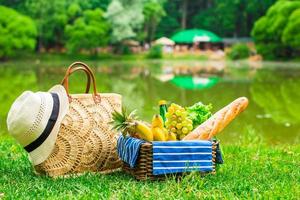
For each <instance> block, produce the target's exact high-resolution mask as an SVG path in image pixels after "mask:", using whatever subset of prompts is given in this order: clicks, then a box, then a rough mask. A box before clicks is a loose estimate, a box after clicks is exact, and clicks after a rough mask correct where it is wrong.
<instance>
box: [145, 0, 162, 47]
mask: <svg viewBox="0 0 300 200" xmlns="http://www.w3.org/2000/svg"><path fill="white" fill-rule="evenodd" d="M163 3H164V1H160V2H159V1H157V0H147V1H146V3H145V4H144V9H143V14H144V16H145V23H144V31H145V32H146V38H147V40H148V42H151V41H152V40H153V39H154V34H155V32H156V28H157V25H158V23H159V22H160V20H161V18H162V17H163V16H165V15H166V12H165V10H164V8H163V5H162V4H163Z"/></svg>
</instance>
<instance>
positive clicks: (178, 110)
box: [166, 103, 193, 139]
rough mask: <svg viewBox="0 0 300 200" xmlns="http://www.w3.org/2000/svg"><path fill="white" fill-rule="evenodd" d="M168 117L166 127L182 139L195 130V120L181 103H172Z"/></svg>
mask: <svg viewBox="0 0 300 200" xmlns="http://www.w3.org/2000/svg"><path fill="white" fill-rule="evenodd" d="M166 117H167V121H166V127H167V129H168V130H169V132H170V133H173V134H175V135H176V138H177V139H182V138H183V137H185V136H186V135H187V134H188V133H189V132H191V131H192V130H193V121H192V120H191V119H189V118H188V113H187V111H186V110H185V109H184V108H183V107H182V106H180V105H177V104H175V103H172V104H171V106H170V107H169V108H168V112H167V113H166Z"/></svg>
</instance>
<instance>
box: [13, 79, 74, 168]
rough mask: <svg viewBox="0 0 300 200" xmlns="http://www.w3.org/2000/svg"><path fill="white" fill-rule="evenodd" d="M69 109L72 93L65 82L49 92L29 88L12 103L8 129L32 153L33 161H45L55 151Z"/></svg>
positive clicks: (37, 162) (38, 162)
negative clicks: (66, 87)
mask: <svg viewBox="0 0 300 200" xmlns="http://www.w3.org/2000/svg"><path fill="white" fill-rule="evenodd" d="M68 109H69V101H68V96H67V93H66V90H65V88H64V87H63V86H61V85H56V86H54V87H53V88H51V89H50V90H49V92H36V93H33V92H31V91H25V92H23V93H22V94H21V96H19V97H18V98H17V99H16V100H15V102H14V103H13V105H12V106H11V108H10V110H9V113H8V116H7V127H8V131H9V133H10V134H11V135H12V136H13V137H14V138H15V139H16V140H17V141H18V142H19V143H20V144H21V145H22V146H23V147H24V149H25V150H26V151H27V152H28V153H29V155H30V158H31V161H32V163H33V165H38V164H40V163H42V162H43V161H45V160H46V159H47V158H48V156H49V155H50V154H51V152H52V150H53V149H54V145H55V141H56V138H57V134H58V132H59V128H60V124H61V122H62V120H63V118H64V116H65V115H66V114H67V111H68Z"/></svg>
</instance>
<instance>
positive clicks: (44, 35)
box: [25, 0, 68, 50]
mask: <svg viewBox="0 0 300 200" xmlns="http://www.w3.org/2000/svg"><path fill="white" fill-rule="evenodd" d="M25 13H26V14H27V15H29V16H30V17H31V18H33V19H34V21H35V23H36V25H37V28H38V38H39V39H38V45H39V46H38V47H39V50H41V49H42V48H50V47H53V46H55V45H56V46H60V45H63V31H64V27H65V25H66V24H67V22H68V16H67V13H66V4H65V1H64V0H52V1H51V2H50V1H48V0H37V1H36V0H26V3H25Z"/></svg>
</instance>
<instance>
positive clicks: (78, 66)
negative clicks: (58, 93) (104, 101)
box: [62, 62, 101, 103]
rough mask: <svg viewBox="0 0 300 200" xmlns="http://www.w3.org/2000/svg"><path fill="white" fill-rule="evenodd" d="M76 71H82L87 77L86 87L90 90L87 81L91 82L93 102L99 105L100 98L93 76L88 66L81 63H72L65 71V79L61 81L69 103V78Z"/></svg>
mask: <svg viewBox="0 0 300 200" xmlns="http://www.w3.org/2000/svg"><path fill="white" fill-rule="evenodd" d="M78 70H83V71H84V72H85V73H86V75H87V76H88V77H89V78H88V82H87V87H88V86H89V88H90V82H89V80H92V86H93V90H94V91H93V99H94V101H95V103H100V102H101V97H100V95H99V94H98V93H97V87H96V80H95V76H94V73H93V72H92V70H91V69H90V68H89V66H88V65H86V64H85V63H82V62H74V63H72V64H71V65H70V66H69V67H68V69H67V71H66V74H65V77H64V78H63V81H62V85H63V86H64V87H65V89H66V92H67V95H68V97H69V101H70V102H71V101H72V97H71V95H70V93H69V76H70V75H71V74H72V73H74V72H75V71H78ZM88 91H89V89H87V88H86V93H87V92H88Z"/></svg>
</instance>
